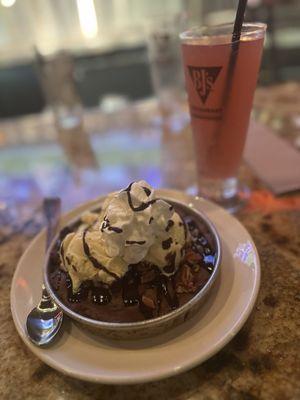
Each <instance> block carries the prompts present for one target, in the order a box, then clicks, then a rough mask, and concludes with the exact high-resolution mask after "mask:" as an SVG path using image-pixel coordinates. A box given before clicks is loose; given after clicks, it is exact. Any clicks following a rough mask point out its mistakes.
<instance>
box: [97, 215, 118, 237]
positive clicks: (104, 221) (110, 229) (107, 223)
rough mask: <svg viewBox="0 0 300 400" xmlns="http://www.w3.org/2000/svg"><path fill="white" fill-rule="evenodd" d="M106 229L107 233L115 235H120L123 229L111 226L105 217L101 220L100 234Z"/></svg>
mask: <svg viewBox="0 0 300 400" xmlns="http://www.w3.org/2000/svg"><path fill="white" fill-rule="evenodd" d="M105 229H107V230H108V231H112V232H115V233H122V232H123V229H121V228H118V227H117V226H111V225H110V222H109V219H108V218H107V216H106V215H105V217H104V218H103V222H102V225H101V232H104V230H105Z"/></svg>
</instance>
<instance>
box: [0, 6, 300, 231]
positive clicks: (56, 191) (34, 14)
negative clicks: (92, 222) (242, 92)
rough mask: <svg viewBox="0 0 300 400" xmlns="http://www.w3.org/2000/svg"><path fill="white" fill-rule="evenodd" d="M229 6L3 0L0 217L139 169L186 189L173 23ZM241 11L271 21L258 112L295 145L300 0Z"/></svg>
mask: <svg viewBox="0 0 300 400" xmlns="http://www.w3.org/2000/svg"><path fill="white" fill-rule="evenodd" d="M236 7H237V1H235V0H202V1H201V0H164V1H161V0H151V1H148V0H64V1H61V0H0V223H1V222H4V224H2V225H3V226H4V225H5V221H7V220H10V221H11V220H14V219H17V218H21V219H22V220H26V218H28V216H30V215H32V210H33V209H34V207H35V206H36V205H38V204H40V200H41V198H42V197H43V196H46V195H60V196H62V197H63V201H64V207H65V209H67V208H70V207H72V206H73V205H75V204H77V203H80V202H81V201H84V200H86V199H88V198H92V197H95V196H96V195H99V194H102V193H107V192H109V191H111V190H116V189H119V188H120V187H124V186H126V185H127V183H128V182H129V181H132V180H135V179H141V178H143V179H146V180H148V181H149V182H150V183H151V184H153V185H155V186H168V187H174V188H177V189H181V190H192V189H191V188H193V185H194V184H195V172H194V161H193V155H192V152H193V146H192V144H191V139H190V137H191V132H190V125H189V114H188V111H187V106H186V95H185V90H184V80H183V74H182V67H181V55H180V47H179V41H178V33H179V32H180V31H182V30H184V29H186V28H187V27H191V26H194V25H203V24H205V25H212V24H219V23H223V22H231V21H233V20H234V16H235V11H236ZM245 19H246V21H247V20H248V21H254V20H256V21H261V22H266V23H267V24H268V33H267V39H266V43H265V51H264V56H263V61H262V69H261V74H260V78H259V87H258V90H257V92H256V97H255V101H254V115H255V118H256V119H257V120H260V121H262V122H263V123H264V124H266V125H268V126H270V127H271V128H272V129H273V130H274V132H276V133H277V134H278V135H279V136H284V137H285V138H286V139H287V140H288V141H289V142H291V143H292V144H293V146H295V147H296V148H298V149H300V115H299V110H300V106H299V104H300V94H299V93H300V91H299V88H300V86H299V80H300V0H248V8H247V13H246V17H245ZM28 205H30V206H28ZM1 218H2V220H1Z"/></svg>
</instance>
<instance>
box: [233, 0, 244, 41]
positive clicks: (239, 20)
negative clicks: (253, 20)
mask: <svg viewBox="0 0 300 400" xmlns="http://www.w3.org/2000/svg"><path fill="white" fill-rule="evenodd" d="M246 6H247V0H239V4H238V9H237V11H236V15H235V21H234V27H233V32H232V39H231V41H232V42H235V41H237V40H240V37H241V32H242V26H243V22H244V15H245V11H246Z"/></svg>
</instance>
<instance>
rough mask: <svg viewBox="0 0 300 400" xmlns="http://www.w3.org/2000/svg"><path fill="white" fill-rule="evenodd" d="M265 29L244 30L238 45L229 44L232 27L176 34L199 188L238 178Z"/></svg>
mask: <svg viewBox="0 0 300 400" xmlns="http://www.w3.org/2000/svg"><path fill="white" fill-rule="evenodd" d="M265 29H266V26H265V25H264V24H244V25H243V32H242V34H241V39H240V41H239V42H235V43H234V44H232V43H231V32H232V25H231V24H228V25H220V26H217V27H212V28H203V29H202V30H201V29H196V30H191V31H188V32H185V33H183V34H181V41H182V55H183V62H184V71H185V79H186V89H187V93H188V100H189V107H190V114H191V122H192V128H193V133H194V142H195V152H196V160H197V170H198V176H199V181H200V182H201V179H202V178H204V179H206V178H208V179H212V180H214V179H215V180H226V179H228V178H232V177H236V175H237V171H238V167H239V165H240V161H241V157H242V152H243V148H244V145H245V140H246V134H247V129H248V123H249V117H250V112H251V107H252V101H253V95H254V91H255V87H256V83H257V77H258V72H259V67H260V61H261V56H262V50H263V42H264V34H265ZM200 189H201V188H200Z"/></svg>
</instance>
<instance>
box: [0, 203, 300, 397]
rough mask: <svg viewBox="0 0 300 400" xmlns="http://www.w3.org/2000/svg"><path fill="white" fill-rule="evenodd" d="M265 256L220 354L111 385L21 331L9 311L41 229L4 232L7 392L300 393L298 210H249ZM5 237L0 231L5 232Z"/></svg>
mask: <svg viewBox="0 0 300 400" xmlns="http://www.w3.org/2000/svg"><path fill="white" fill-rule="evenodd" d="M239 219H240V221H241V222H242V223H243V224H244V225H245V226H246V228H247V229H248V230H249V232H250V233H251V235H252V236H253V239H254V241H255V243H256V246H257V248H258V252H259V255H260V259H261V268H262V279H261V289H260V292H259V296H258V301H257V305H256V307H255V309H254V311H253V313H252V315H251V317H250V318H249V320H248V321H247V323H246V325H245V326H244V327H243V328H242V330H241V331H240V332H239V333H238V335H237V336H236V337H235V338H234V339H233V340H232V341H231V342H230V343H229V344H228V345H227V346H225V347H224V348H223V350H221V351H220V352H219V353H218V354H216V355H215V356H214V357H212V358H211V359H209V360H208V361H206V362H205V363H203V364H202V365H199V366H198V367H196V368H193V369H192V370H190V371H188V372H185V373H183V374H181V375H178V376H175V377H172V378H169V379H166V380H163V381H160V382H153V383H147V384H139V385H133V386H112V385H101V384H92V383H86V382H82V381H79V380H76V379H73V378H69V377H66V376H63V375H62V374H60V373H59V372H57V371H55V370H53V369H52V368H50V367H48V366H47V365H45V364H44V363H43V362H41V361H40V360H39V359H38V358H36V357H35V356H34V355H33V354H32V353H31V352H30V351H29V350H28V349H27V347H26V346H25V345H24V344H23V342H22V341H21V339H20V338H19V336H18V334H17V332H16V330H15V327H14V324H13V320H12V317H11V313H10V300H9V295H10V285H11V279H12V276H13V273H14V269H15V267H16V265H17V262H18V260H19V258H20V256H21V254H22V252H23V251H24V250H25V248H26V246H27V245H28V243H29V240H30V238H31V237H32V236H33V234H35V233H36V232H37V231H38V229H39V224H38V223H37V224H36V223H35V222H32V224H31V225H30V223H29V224H27V226H26V228H25V229H24V231H23V232H19V233H18V234H13V235H12V236H11V237H10V239H9V240H2V242H1V240H0V310H1V313H0V354H1V364H0V393H1V394H0V398H1V399H5V400H6V399H9V400H10V399H13V400H18V399H22V400H23V399H49V400H52V399H53V400H54V399H55V400H58V399H60V400H69V399H70V400H77V399H78V400H86V399H101V400H106V399H109V400H115V399H124V400H127V399H145V400H146V399H147V400H151V399H153V400H154V399H155V400H156V399H161V400H163V399H180V400H184V399H190V400H192V399H203V400H214V399H216V400H222V399H225V400H227V399H228V400H255V399H270V400H297V399H300V355H299V349H300V337H299V332H300V329H299V321H300V285H299V282H300V279H299V278H300V265H299V264H300V262H299V260H300V257H299V256H300V212H299V211H278V212H273V213H271V214H270V213H269V214H266V213H262V212H258V211H253V212H247V213H246V212H245V213H241V214H240V215H239ZM0 239H1V238H0Z"/></svg>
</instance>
